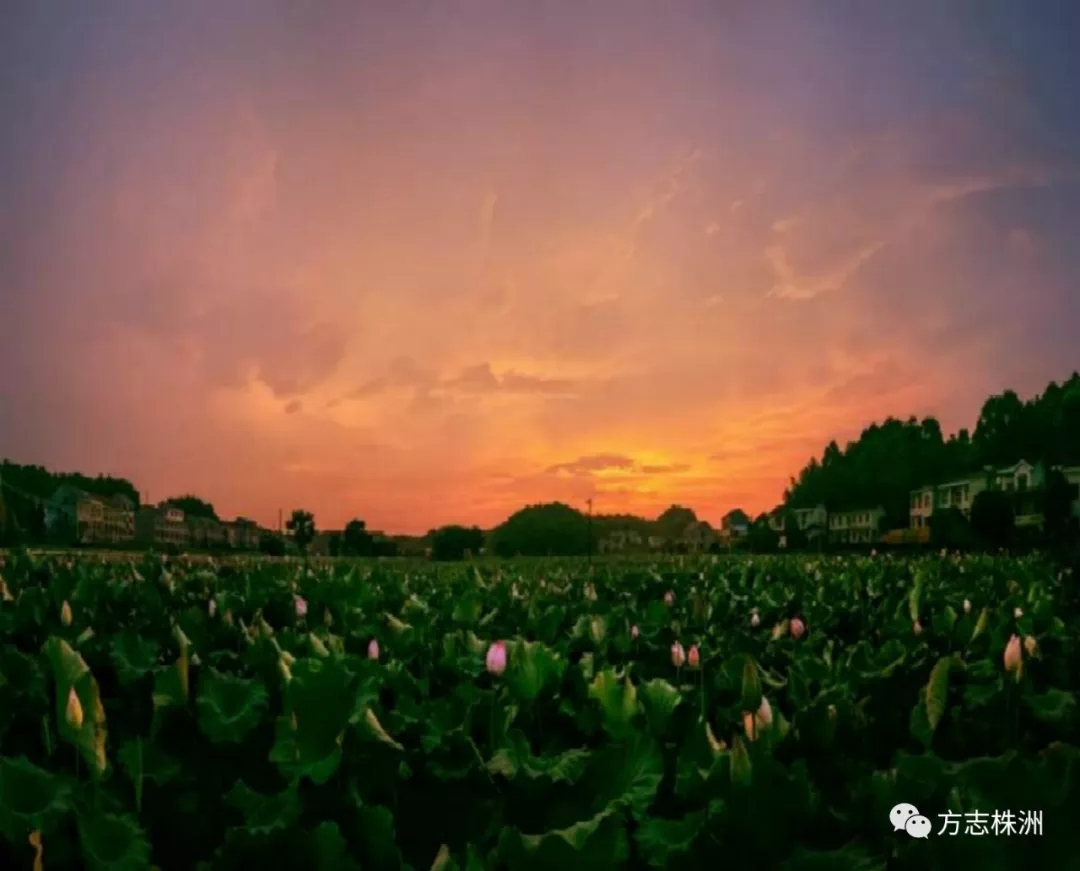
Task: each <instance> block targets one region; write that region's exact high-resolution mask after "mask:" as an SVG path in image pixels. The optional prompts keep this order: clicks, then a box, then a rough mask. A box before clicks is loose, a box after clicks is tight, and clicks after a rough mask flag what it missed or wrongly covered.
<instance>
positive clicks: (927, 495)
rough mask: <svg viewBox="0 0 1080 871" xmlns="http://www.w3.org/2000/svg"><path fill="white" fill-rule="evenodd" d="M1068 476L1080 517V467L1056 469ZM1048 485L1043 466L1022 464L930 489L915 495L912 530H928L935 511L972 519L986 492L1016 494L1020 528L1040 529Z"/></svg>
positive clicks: (913, 499) (985, 471)
mask: <svg viewBox="0 0 1080 871" xmlns="http://www.w3.org/2000/svg"><path fill="white" fill-rule="evenodd" d="M1055 469H1057V470H1058V471H1060V472H1061V473H1062V474H1063V475H1064V476H1065V480H1066V481H1067V482H1068V483H1069V485H1070V487H1071V488H1073V489H1074V492H1073V512H1074V514H1075V515H1076V516H1077V517H1080V497H1078V495H1077V492H1076V490H1080V466H1069V467H1064V468H1063V467H1055ZM1045 484H1046V469H1045V467H1044V466H1043V465H1041V464H1034V463H1029V462H1028V461H1027V460H1020V461H1019V462H1017V463H1014V464H1013V465H1011V466H1006V467H1005V468H1003V469H994V468H987V469H984V470H983V471H982V472H977V473H975V474H972V475H969V476H968V477H966V478H961V479H958V480H955V481H950V482H948V483H946V484H936V485H929V486H926V487H920V488H919V489H917V490H912V491H911V500H910V504H909V517H910V526H911V528H913V529H922V528H927V527H929V525H930V518H931V517H932V516H933V514H934V512H935V511H938V510H944V509H946V508H956V509H958V510H959V511H960V512H962V513H963V514H964V516H965V517H970V516H971V506H972V505H973V504H974V502H975V497H976V496H977V495H978V494H979V493H981V492H983V491H984V490H1002V491H1004V492H1006V493H1014V494H1016V501H1015V511H1016V525H1017V526H1038V525H1040V524H1041V523H1042V513H1041V510H1040V507H1039V495H1038V494H1039V491H1040V490H1041V489H1042V488H1043V486H1045Z"/></svg>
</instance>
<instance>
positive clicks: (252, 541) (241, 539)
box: [224, 517, 262, 551]
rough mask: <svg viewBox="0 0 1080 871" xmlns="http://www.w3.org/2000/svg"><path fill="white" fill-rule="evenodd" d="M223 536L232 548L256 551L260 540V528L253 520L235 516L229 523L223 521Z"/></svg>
mask: <svg viewBox="0 0 1080 871" xmlns="http://www.w3.org/2000/svg"><path fill="white" fill-rule="evenodd" d="M224 528H225V536H226V539H227V541H228V543H229V547H231V548H232V549H233V550H245V551H256V550H258V549H259V543H260V542H261V540H262V530H261V529H259V525H258V524H257V523H256V522H255V521H254V520H248V519H247V518H246V517H237V518H236V520H234V521H232V522H231V523H225V524H224Z"/></svg>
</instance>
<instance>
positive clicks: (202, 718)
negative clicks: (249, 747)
mask: <svg viewBox="0 0 1080 871" xmlns="http://www.w3.org/2000/svg"><path fill="white" fill-rule="evenodd" d="M267 703H268V697H267V693H266V687H265V686H263V683H262V681H260V680H258V679H254V680H244V679H242V678H238V677H232V676H230V675H224V674H220V673H218V672H216V671H214V670H213V669H207V670H206V672H205V673H203V674H202V675H200V678H199V688H198V695H197V697H196V700H195V707H196V710H197V711H198V722H199V728H200V729H202V731H203V734H204V735H206V737H208V738H209V739H210V740H211V741H213V742H214V743H215V744H226V743H235V742H238V741H242V740H243V739H244V738H245V736H247V734H248V733H249V732H250V731H251V730H252V729H254V728H255V727H256V726H257V725H258V724H259V722H260V720H262V717H263V714H264V713H265V712H266V708H267Z"/></svg>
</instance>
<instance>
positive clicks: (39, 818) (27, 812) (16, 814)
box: [0, 757, 70, 843]
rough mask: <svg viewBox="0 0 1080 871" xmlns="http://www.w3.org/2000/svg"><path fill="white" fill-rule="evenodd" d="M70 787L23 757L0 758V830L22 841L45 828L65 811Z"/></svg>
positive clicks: (11, 838) (50, 827)
mask: <svg viewBox="0 0 1080 871" xmlns="http://www.w3.org/2000/svg"><path fill="white" fill-rule="evenodd" d="M69 799H70V790H69V789H68V787H67V785H66V784H65V783H64V782H63V781H62V780H61V779H60V778H59V777H57V776H56V775H54V774H50V773H49V772H48V771H45V770H44V769H42V768H38V767H37V766H36V765H34V764H33V763H32V762H30V761H29V760H28V759H26V758H25V757H20V758H18V759H5V758H2V757H0V832H3V834H4V835H5V836H6V837H7V839H8V840H9V841H12V842H14V843H25V842H26V838H27V836H28V835H29V834H30V832H33V831H48V830H51V829H52V827H53V826H54V825H55V824H56V823H57V821H58V820H59V818H60V817H61V816H62V815H63V814H64V813H66V812H67V809H68V802H69Z"/></svg>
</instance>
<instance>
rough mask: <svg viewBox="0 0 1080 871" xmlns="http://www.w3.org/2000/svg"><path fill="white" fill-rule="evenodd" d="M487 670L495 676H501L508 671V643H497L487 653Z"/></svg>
mask: <svg viewBox="0 0 1080 871" xmlns="http://www.w3.org/2000/svg"><path fill="white" fill-rule="evenodd" d="M486 666H487V670H488V672H490V673H491V674H493V675H496V676H498V675H500V674H502V673H503V672H504V671H506V642H505V641H496V642H494V643H493V644H492V645H491V647H489V648H488V652H487V662H486Z"/></svg>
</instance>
